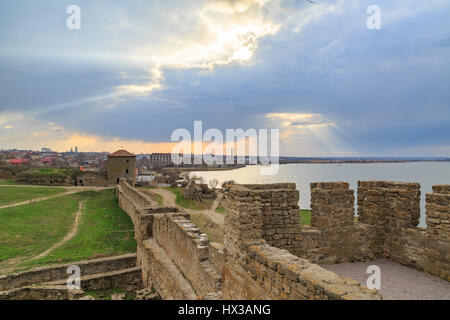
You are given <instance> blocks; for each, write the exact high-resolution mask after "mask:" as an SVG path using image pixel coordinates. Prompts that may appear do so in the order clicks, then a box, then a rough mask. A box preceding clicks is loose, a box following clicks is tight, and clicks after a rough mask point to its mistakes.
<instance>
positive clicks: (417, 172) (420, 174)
mask: <svg viewBox="0 0 450 320" xmlns="http://www.w3.org/2000/svg"><path fill="white" fill-rule="evenodd" d="M260 169H261V167H260V166H247V167H244V168H239V169H235V170H226V171H194V172H192V173H191V175H196V176H197V177H203V178H204V179H205V181H210V180H212V179H214V178H216V179H217V180H219V184H221V183H222V182H224V181H227V180H234V181H235V182H236V183H277V182H295V183H296V184H297V189H298V190H299V191H300V201H299V205H300V208H302V209H309V208H310V188H309V184H310V183H311V182H332V181H345V182H348V183H350V188H351V189H353V190H355V202H356V199H357V191H358V190H357V189H358V180H390V181H401V182H418V183H420V190H421V203H420V204H421V212H420V223H419V226H421V227H425V194H426V193H430V192H431V191H432V186H433V185H437V184H450V162H404V163H343V164H341V163H339V164H335V163H324V164H284V165H280V168H279V170H278V173H277V174H276V175H273V176H264V175H261V173H260ZM355 205H356V204H355Z"/></svg>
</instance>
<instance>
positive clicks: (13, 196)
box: [0, 187, 67, 205]
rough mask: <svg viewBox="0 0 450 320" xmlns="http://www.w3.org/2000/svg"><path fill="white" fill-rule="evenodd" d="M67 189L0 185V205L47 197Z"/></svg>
mask: <svg viewBox="0 0 450 320" xmlns="http://www.w3.org/2000/svg"><path fill="white" fill-rule="evenodd" d="M65 191H67V190H66V189H64V188H49V187H42V188H39V187H0V205H8V204H12V203H16V202H21V201H26V200H32V199H36V198H40V197H48V196H52V195H55V194H58V193H62V192H65Z"/></svg>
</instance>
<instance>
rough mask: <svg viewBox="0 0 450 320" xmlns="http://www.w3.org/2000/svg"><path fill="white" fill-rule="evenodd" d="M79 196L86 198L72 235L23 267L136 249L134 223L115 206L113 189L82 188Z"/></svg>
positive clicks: (103, 255)
mask: <svg viewBox="0 0 450 320" xmlns="http://www.w3.org/2000/svg"><path fill="white" fill-rule="evenodd" d="M82 195H83V197H87V198H88V201H87V202H86V209H85V211H84V213H83V216H82V219H81V223H80V226H79V230H78V233H77V234H76V235H75V237H74V238H73V239H71V240H70V241H69V242H67V243H66V244H64V245H63V246H61V247H59V248H57V249H55V250H54V251H52V252H51V253H50V254H49V255H48V256H46V257H44V258H42V259H39V260H36V261H31V262H29V263H25V264H23V266H26V267H36V266H40V265H50V264H54V263H64V262H70V261H79V260H85V259H94V258H98V257H106V256H112V255H119V254H125V253H132V252H136V241H135V240H134V229H133V223H132V222H131V219H130V218H129V217H128V215H127V214H126V213H125V212H124V211H123V210H122V209H121V208H120V207H119V206H118V204H117V198H116V196H115V194H114V191H113V190H103V191H99V192H94V191H85V192H82Z"/></svg>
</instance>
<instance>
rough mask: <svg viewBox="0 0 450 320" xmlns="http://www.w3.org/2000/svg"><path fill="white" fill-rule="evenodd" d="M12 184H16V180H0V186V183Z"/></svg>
mask: <svg viewBox="0 0 450 320" xmlns="http://www.w3.org/2000/svg"><path fill="white" fill-rule="evenodd" d="M12 184H16V182H15V181H14V180H13V179H3V180H0V186H1V185H12Z"/></svg>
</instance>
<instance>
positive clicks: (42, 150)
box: [41, 148, 52, 153]
mask: <svg viewBox="0 0 450 320" xmlns="http://www.w3.org/2000/svg"><path fill="white" fill-rule="evenodd" d="M41 152H42V153H50V152H52V150H51V149H50V148H42V149H41Z"/></svg>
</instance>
